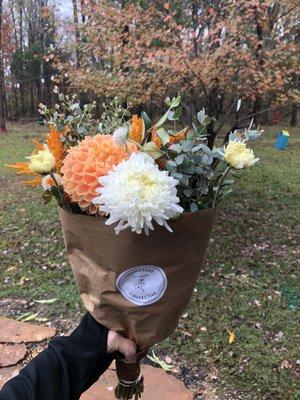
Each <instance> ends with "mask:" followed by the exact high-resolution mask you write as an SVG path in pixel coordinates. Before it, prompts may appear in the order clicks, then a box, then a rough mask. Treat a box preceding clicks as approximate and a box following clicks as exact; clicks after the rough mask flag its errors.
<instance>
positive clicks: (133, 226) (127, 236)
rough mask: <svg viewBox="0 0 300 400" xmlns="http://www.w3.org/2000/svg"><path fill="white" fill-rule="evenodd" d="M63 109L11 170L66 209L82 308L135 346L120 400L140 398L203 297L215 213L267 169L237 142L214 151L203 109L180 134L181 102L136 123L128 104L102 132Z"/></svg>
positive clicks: (122, 376)
mask: <svg viewBox="0 0 300 400" xmlns="http://www.w3.org/2000/svg"><path fill="white" fill-rule="evenodd" d="M58 95H59V99H60V104H57V105H56V106H55V108H54V109H53V110H50V109H48V108H47V107H46V106H44V105H41V110H40V112H41V114H42V115H44V117H45V119H46V120H47V121H48V123H49V127H50V131H49V133H48V135H47V137H46V139H45V140H44V141H42V142H38V141H34V145H35V149H34V151H33V153H32V154H31V156H30V157H28V158H29V159H28V161H27V162H25V163H16V164H13V165H10V167H12V168H14V169H16V170H17V172H18V173H19V174H26V175H30V176H32V179H31V180H27V181H25V184H27V185H31V186H36V185H42V187H43V189H44V192H43V198H44V201H45V203H49V202H50V200H51V199H52V198H53V197H54V198H56V200H57V202H58V205H59V214H60V218H61V223H62V230H63V235H64V241H65V246H66V250H67V254H68V257H69V260H70V264H71V267H72V270H73V273H74V276H75V279H76V282H77V285H78V287H79V289H80V292H81V296H82V300H83V303H84V305H85V307H86V309H87V310H88V311H89V312H90V313H91V314H92V315H93V317H94V318H95V319H96V320H97V321H99V322H100V323H102V324H103V325H104V326H106V327H107V328H109V329H111V330H114V331H117V332H119V333H121V334H122V335H124V336H126V337H128V338H130V339H132V340H134V341H135V342H136V343H137V346H138V350H139V355H140V356H139V357H138V361H137V363H136V364H135V365H129V364H126V363H125V362H124V361H123V360H122V359H118V360H117V362H116V365H117V374H118V378H119V384H118V386H117V388H116V392H115V394H116V398H118V399H131V398H132V397H133V396H135V398H138V397H140V396H141V393H142V389H143V379H142V377H141V374H140V360H141V358H142V357H143V356H145V354H146V353H147V350H148V349H149V348H150V347H151V346H153V345H154V344H155V343H157V342H159V341H161V340H163V339H165V338H166V337H168V336H169V335H170V334H171V333H172V332H173V331H174V330H175V328H176V326H177V323H178V320H179V318H180V316H181V314H182V313H183V312H184V310H185V308H186V306H187V305H188V303H189V300H190V297H191V295H192V293H193V289H194V286H195V283H196V281H197V277H198V274H199V270H200V266H201V262H202V260H203V257H204V255H205V251H206V248H207V245H208V242H209V238H210V234H211V231H212V227H213V222H214V217H215V209H216V206H217V204H218V203H219V202H220V200H221V199H222V197H224V196H226V195H228V194H229V193H230V192H231V190H229V189H228V187H229V186H230V185H231V184H232V183H233V180H232V179H228V175H229V174H234V173H235V171H237V170H239V169H242V168H246V167H249V166H251V165H254V164H255V163H256V162H257V161H258V159H257V158H255V157H254V155H253V152H252V151H251V150H250V149H248V148H247V143H246V142H247V140H249V139H252V138H254V137H256V136H258V134H259V132H258V131H254V130H251V129H248V130H245V131H244V132H233V133H232V134H231V135H230V140H229V143H228V144H227V145H226V146H225V147H223V148H216V149H210V148H209V147H207V145H206V141H207V136H206V129H207V126H208V125H209V124H210V123H211V119H210V117H208V116H207V115H205V112H204V110H202V111H200V112H199V113H198V114H197V121H198V123H197V125H196V124H193V128H192V129H190V128H188V127H183V128H182V129H176V124H178V123H179V120H180V112H181V108H180V97H176V98H173V99H169V98H168V99H166V105H167V111H166V113H165V114H164V115H163V116H162V117H161V118H160V119H159V120H158V121H157V122H156V123H152V122H151V121H150V119H149V118H148V116H147V115H146V113H144V112H143V113H142V114H141V116H137V115H133V116H132V117H131V116H130V111H129V109H128V108H127V107H123V106H122V102H120V101H119V99H114V100H113V101H112V102H111V103H110V104H109V105H108V106H105V111H104V114H103V115H102V118H101V121H100V122H99V123H97V122H96V121H94V120H93V118H92V110H93V105H87V106H85V107H84V109H83V110H82V109H81V108H80V105H79V104H78V103H76V102H75V98H74V97H72V98H70V97H68V96H64V95H63V94H61V93H58Z"/></svg>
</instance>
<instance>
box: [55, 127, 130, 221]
mask: <svg viewBox="0 0 300 400" xmlns="http://www.w3.org/2000/svg"><path fill="white" fill-rule="evenodd" d="M135 150H136V147H135V146H134V145H127V146H126V147H125V146H119V145H117V144H116V143H115V142H114V140H113V138H112V136H110V135H100V134H99V135H96V136H93V137H92V136H87V137H86V138H85V139H84V140H83V141H82V142H80V143H79V144H78V145H77V146H74V147H72V148H71V149H69V150H68V154H67V156H66V157H65V158H64V160H63V166H62V169H61V172H62V174H63V176H62V184H63V187H64V190H65V192H66V193H67V194H68V195H69V197H70V199H71V201H73V202H75V203H78V205H79V206H80V208H81V209H82V210H83V211H87V212H88V213H90V214H96V213H97V211H98V208H97V207H96V206H95V205H93V204H92V200H93V198H94V197H95V196H96V195H97V192H96V188H98V187H99V181H98V179H99V178H100V177H101V176H105V175H107V174H108V172H109V171H110V170H111V169H112V168H113V167H114V166H116V165H118V164H119V163H120V162H121V161H123V160H127V159H128V158H129V157H130V154H131V153H132V152H134V151H135Z"/></svg>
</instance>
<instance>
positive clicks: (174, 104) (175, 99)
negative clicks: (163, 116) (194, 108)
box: [171, 96, 181, 108]
mask: <svg viewBox="0 0 300 400" xmlns="http://www.w3.org/2000/svg"><path fill="white" fill-rule="evenodd" d="M180 102H181V96H177V97H173V99H172V103H171V108H176V107H178V106H179V104H180Z"/></svg>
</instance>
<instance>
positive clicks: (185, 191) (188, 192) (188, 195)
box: [183, 189, 193, 197]
mask: <svg viewBox="0 0 300 400" xmlns="http://www.w3.org/2000/svg"><path fill="white" fill-rule="evenodd" d="M192 193H193V191H192V190H191V189H184V191H183V194H184V195H185V196H186V197H191V195H192Z"/></svg>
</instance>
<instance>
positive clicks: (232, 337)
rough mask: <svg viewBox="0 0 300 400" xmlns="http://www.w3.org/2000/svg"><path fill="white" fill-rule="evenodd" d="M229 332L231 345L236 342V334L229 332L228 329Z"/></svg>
mask: <svg viewBox="0 0 300 400" xmlns="http://www.w3.org/2000/svg"><path fill="white" fill-rule="evenodd" d="M227 332H228V343H229V344H231V343H233V342H234V341H235V333H234V332H232V331H229V330H228V329H227Z"/></svg>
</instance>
